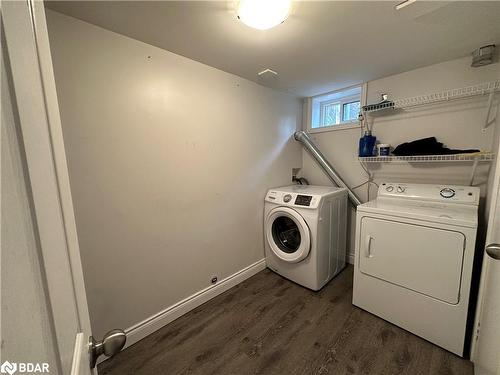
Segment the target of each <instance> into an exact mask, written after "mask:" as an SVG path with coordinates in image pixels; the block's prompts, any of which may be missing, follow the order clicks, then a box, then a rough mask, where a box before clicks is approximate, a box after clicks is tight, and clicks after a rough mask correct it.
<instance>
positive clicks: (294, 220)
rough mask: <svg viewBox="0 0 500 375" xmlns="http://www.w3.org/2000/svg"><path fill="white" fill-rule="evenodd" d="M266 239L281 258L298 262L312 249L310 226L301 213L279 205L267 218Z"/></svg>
mask: <svg viewBox="0 0 500 375" xmlns="http://www.w3.org/2000/svg"><path fill="white" fill-rule="evenodd" d="M265 228H266V239H267V242H268V244H269V246H270V248H271V250H272V252H273V253H274V254H275V255H276V256H277V257H278V258H280V259H281V260H284V261H286V262H290V263H297V262H300V261H301V260H303V259H304V258H306V257H307V255H308V254H309V251H310V250H311V237H310V234H309V227H308V226H307V224H306V222H305V220H304V218H303V217H302V216H300V214H299V213H298V212H297V211H295V210H292V209H291V208H288V207H277V208H275V209H274V210H272V211H271V212H270V213H269V215H268V216H267V219H266V225H265Z"/></svg>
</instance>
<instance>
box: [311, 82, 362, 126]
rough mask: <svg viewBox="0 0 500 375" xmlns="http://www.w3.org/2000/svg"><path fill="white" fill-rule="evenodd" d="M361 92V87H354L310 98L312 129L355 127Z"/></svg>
mask: <svg viewBox="0 0 500 375" xmlns="http://www.w3.org/2000/svg"><path fill="white" fill-rule="evenodd" d="M361 91H362V88H361V86H354V87H348V88H346V89H342V90H337V91H333V92H329V93H327V94H322V95H318V96H314V97H312V98H310V101H309V103H310V113H311V118H310V129H311V130H312V129H317V130H320V129H324V128H327V129H333V128H334V127H335V128H339V127H342V126H345V125H351V126H352V125H355V124H356V123H357V122H358V114H359V111H360V108H361ZM325 130H326V129H325Z"/></svg>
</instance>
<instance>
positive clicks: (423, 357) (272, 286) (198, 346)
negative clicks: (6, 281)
mask: <svg viewBox="0 0 500 375" xmlns="http://www.w3.org/2000/svg"><path fill="white" fill-rule="evenodd" d="M352 271H353V270H352V267H348V268H347V269H346V270H344V271H343V272H342V273H341V274H340V275H339V276H337V277H336V278H335V279H334V280H332V281H331V282H330V283H329V284H328V285H327V286H326V287H325V288H323V289H322V290H321V291H320V292H312V291H309V290H307V289H305V288H302V287H300V286H298V285H296V284H294V283H292V282H290V281H288V280H286V279H284V278H282V277H280V276H278V275H276V274H274V273H273V272H271V271H269V270H265V271H262V272H260V273H258V274H257V275H255V276H253V277H251V278H250V279H248V280H246V281H245V282H243V283H241V284H239V285H238V286H236V287H234V288H232V289H230V290H228V291H227V292H225V293H223V294H221V295H220V296H218V297H216V298H214V299H212V300H211V301H209V302H207V303H205V304H204V305H202V306H200V307H198V308H196V309H195V310H193V311H191V312H190V313H188V314H186V315H184V316H182V317H181V318H179V319H177V320H175V321H174V322H172V323H170V324H169V325H167V326H165V327H163V328H162V329H160V330H159V331H157V332H155V333H153V334H152V335H150V336H148V337H147V338H145V339H144V340H141V341H140V342H138V343H136V344H135V345H132V346H131V347H129V348H127V349H126V350H124V351H123V352H121V353H119V354H118V355H117V356H115V357H114V358H112V359H109V360H107V361H105V362H103V363H102V364H101V365H99V374H101V375H104V374H112V375H126V374H134V375H159V374H168V375H175V374H200V375H201V374H203V375H208V374H217V375H225V374H227V375H229V374H230V375H246V374H273V375H274V374H284V375H293V374H377V375H378V374H467V375H468V374H473V367H472V364H471V363H470V362H469V361H467V360H463V359H461V358H459V357H457V356H455V355H454V354H451V353H449V352H447V351H445V350H443V349H441V348H439V347H437V346H435V345H433V344H431V343H429V342H427V341H425V340H423V339H421V338H419V337H417V336H414V335H412V334H410V333H408V332H406V331H405V330H403V329H400V328H398V327H396V326H394V325H392V324H390V323H387V322H386V321H384V320H382V319H380V318H378V317H376V316H374V315H372V314H370V313H367V312H365V311H363V310H361V309H358V308H357V307H355V306H353V305H352V304H351V300H352Z"/></svg>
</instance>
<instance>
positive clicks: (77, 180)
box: [47, 11, 302, 337]
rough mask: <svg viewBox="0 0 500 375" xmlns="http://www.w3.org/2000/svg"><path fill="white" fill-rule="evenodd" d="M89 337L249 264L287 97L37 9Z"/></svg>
mask: <svg viewBox="0 0 500 375" xmlns="http://www.w3.org/2000/svg"><path fill="white" fill-rule="evenodd" d="M47 17H48V27H49V35H50V40H51V48H52V55H53V60H54V68H55V76H56V84H57V91H58V97H59V104H60V110H61V115H62V124H63V132H64V139H65V145H66V153H67V156H68V162H69V173H70V180H71V188H72V194H73V200H74V206H75V214H76V222H77V229H78V235H79V241H80V249H81V252H82V261H83V268H84V274H85V281H86V287H87V294H88V301H89V308H90V314H91V320H92V326H93V331H94V334H95V335H96V336H97V337H100V336H102V334H103V333H104V332H105V331H106V330H108V329H111V328H115V327H121V328H126V327H130V326H131V325H133V324H135V323H137V322H139V321H141V320H143V319H145V318H148V317H149V316H151V315H152V314H155V313H157V312H159V311H160V310H162V309H164V308H166V307H168V306H171V305H173V304H174V303H176V302H178V301H180V300H182V299H183V298H186V297H188V296H190V295H192V294H193V293H195V292H197V291H199V290H201V289H203V288H205V287H207V286H209V285H210V280H211V278H212V276H215V275H216V276H218V278H219V280H220V279H223V278H225V277H227V276H229V275H232V274H234V273H235V272H237V271H239V270H241V269H243V268H244V267H247V266H248V265H250V264H252V263H254V262H256V261H259V260H261V259H262V258H263V257H264V252H263V241H264V240H263V230H262V225H263V223H262V221H263V219H262V215H263V197H264V194H265V192H266V190H267V189H268V188H270V187H273V186H279V185H285V184H289V183H290V178H291V169H292V168H297V167H301V164H302V159H301V150H300V147H299V145H298V144H296V142H294V141H293V139H292V134H293V133H294V131H295V130H296V129H297V128H300V126H301V119H302V109H301V103H300V101H299V100H298V99H297V98H294V97H291V96H288V95H286V94H283V93H280V92H276V91H273V90H270V89H267V88H264V87H262V86H259V85H257V84H255V83H252V82H250V81H247V80H245V79H242V78H239V77H236V76H234V75H231V74H227V73H224V72H222V71H220V70H217V69H214V68H211V67H208V66H206V65H203V64H200V63H198V62H195V61H192V60H189V59H187V58H184V57H181V56H178V55H175V54H173V53H170V52H167V51H165V50H161V49H159V48H156V47H153V46H150V45H147V44H144V43H142V42H138V41H136V40H133V39H130V38H127V37H124V36H121V35H119V34H116V33H113V32H109V31H107V30H104V29H102V28H99V27H96V26H93V25H90V24H88V23H85V22H82V21H79V20H76V19H74V18H71V17H68V16H64V15H61V14H59V13H55V12H52V11H47Z"/></svg>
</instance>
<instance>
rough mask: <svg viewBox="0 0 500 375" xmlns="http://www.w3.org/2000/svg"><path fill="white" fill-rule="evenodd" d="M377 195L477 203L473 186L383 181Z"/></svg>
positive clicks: (475, 188)
mask: <svg viewBox="0 0 500 375" xmlns="http://www.w3.org/2000/svg"><path fill="white" fill-rule="evenodd" d="M378 197H387V198H406V199H413V200H420V201H432V202H450V203H460V204H468V205H475V206H477V205H478V204H479V188H477V187H473V186H457V185H430V184H409V183H397V182H384V183H382V184H380V186H379V188H378Z"/></svg>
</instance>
